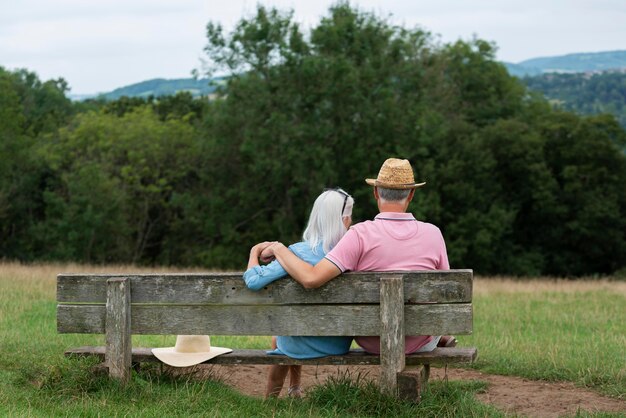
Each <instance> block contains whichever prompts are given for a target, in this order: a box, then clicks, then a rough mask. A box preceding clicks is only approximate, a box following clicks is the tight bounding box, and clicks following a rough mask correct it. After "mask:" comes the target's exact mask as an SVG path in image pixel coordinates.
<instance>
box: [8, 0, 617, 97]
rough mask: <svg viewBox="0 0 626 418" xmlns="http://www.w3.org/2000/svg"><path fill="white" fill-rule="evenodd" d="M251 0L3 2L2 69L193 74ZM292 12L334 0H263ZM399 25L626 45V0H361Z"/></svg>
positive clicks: (549, 51) (99, 87) (570, 43)
mask: <svg viewBox="0 0 626 418" xmlns="http://www.w3.org/2000/svg"><path fill="white" fill-rule="evenodd" d="M257 3H258V2H257V1H248V0H222V1H206V0H204V1H201V0H102V1H89V0H55V1H50V0H0V66H3V67H5V68H7V69H10V70H14V69H17V68H26V69H28V70H30V71H34V72H36V73H37V74H38V75H39V77H40V78H41V79H42V80H48V79H50V78H57V77H63V78H65V79H66V80H67V81H68V83H69V85H70V87H71V92H72V93H73V94H89V93H98V92H107V91H110V90H113V89H115V88H117V87H122V86H125V85H128V84H132V83H136V82H140V81H144V80H148V79H151V78H186V77H189V76H190V72H191V70H192V69H194V68H198V67H199V66H200V58H201V57H202V55H203V54H202V48H203V46H204V45H205V44H206V37H205V26H206V24H207V22H209V21H217V22H221V23H222V24H223V25H225V26H226V27H232V26H233V24H234V23H235V22H236V21H237V20H238V19H239V18H240V17H242V16H250V15H251V14H252V13H254V10H255V8H256V4H257ZM260 3H262V4H264V5H268V6H272V5H273V6H278V7H279V8H281V9H293V10H294V12H295V19H296V20H297V21H299V22H301V23H302V24H303V25H304V26H305V27H311V26H313V25H315V24H316V22H318V20H319V18H320V16H323V15H325V14H326V12H327V9H328V6H329V5H331V4H333V3H335V1H331V0H328V1H327V0H291V1H287V0H285V1H283V0H272V1H261V2H260ZM351 4H353V5H358V6H359V7H360V8H361V9H363V10H367V11H374V12H376V13H377V14H379V15H381V16H389V17H390V19H391V21H392V22H393V23H397V24H401V25H405V26H408V27H415V26H420V27H422V28H424V29H426V30H428V31H430V32H432V33H434V34H437V35H439V36H440V39H441V40H442V41H444V42H449V41H454V40H456V39H459V38H462V39H470V38H471V37H472V36H473V35H474V34H475V35H477V36H478V37H480V38H482V39H486V40H490V41H494V42H495V43H496V44H497V45H498V47H499V52H498V58H499V59H500V60H503V61H509V62H520V61H523V60H525V59H528V58H536V57H541V56H552V55H563V54H568V53H574V52H596V51H611V50H620V49H621V50H624V49H626V0H387V1H382V0H380V1H378V0H360V1H352V2H351Z"/></svg>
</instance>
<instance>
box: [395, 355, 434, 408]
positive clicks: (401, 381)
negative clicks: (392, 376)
mask: <svg viewBox="0 0 626 418" xmlns="http://www.w3.org/2000/svg"><path fill="white" fill-rule="evenodd" d="M429 374H430V365H428V364H426V365H423V366H419V367H417V368H415V369H411V370H405V371H403V372H400V373H398V397H399V398H400V399H404V400H406V401H410V402H415V403H418V402H419V401H420V400H421V399H422V393H423V392H424V390H425V389H426V385H427V384H428V376H429Z"/></svg>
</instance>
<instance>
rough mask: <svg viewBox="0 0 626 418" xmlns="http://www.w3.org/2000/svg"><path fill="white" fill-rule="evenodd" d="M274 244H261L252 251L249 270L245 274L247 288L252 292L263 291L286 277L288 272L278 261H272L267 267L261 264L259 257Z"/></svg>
mask: <svg viewBox="0 0 626 418" xmlns="http://www.w3.org/2000/svg"><path fill="white" fill-rule="evenodd" d="M272 244H274V243H273V242H261V243H259V244H257V245H255V246H254V247H252V248H251V249H250V258H249V259H248V270H246V272H245V273H244V274H243V279H244V281H245V282H246V286H248V288H249V289H252V290H261V289H262V288H263V287H265V286H267V285H268V284H270V283H272V282H273V281H275V280H277V279H280V278H281V277H285V276H286V275H287V272H286V271H285V269H284V268H283V266H281V265H280V263H279V262H278V261H272V262H271V263H269V264H268V265H266V266H261V265H260V264H259V257H260V256H261V253H262V252H263V250H264V249H265V248H267V247H268V246H270V245H272Z"/></svg>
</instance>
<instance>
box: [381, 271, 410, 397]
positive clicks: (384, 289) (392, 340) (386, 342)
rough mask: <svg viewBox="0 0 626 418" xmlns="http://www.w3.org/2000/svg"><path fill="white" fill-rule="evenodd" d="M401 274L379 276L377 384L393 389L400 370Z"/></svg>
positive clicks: (402, 366) (402, 358) (401, 366)
mask: <svg viewBox="0 0 626 418" xmlns="http://www.w3.org/2000/svg"><path fill="white" fill-rule="evenodd" d="M403 288H404V286H402V275H400V274H399V275H397V276H385V277H383V278H381V279H380V364H381V366H382V369H381V371H380V388H381V389H382V390H383V391H384V392H387V393H389V394H395V393H396V391H397V386H398V380H397V374H398V373H399V372H401V371H402V370H404V335H405V334H404V306H403V304H402V301H403V300H404V294H403Z"/></svg>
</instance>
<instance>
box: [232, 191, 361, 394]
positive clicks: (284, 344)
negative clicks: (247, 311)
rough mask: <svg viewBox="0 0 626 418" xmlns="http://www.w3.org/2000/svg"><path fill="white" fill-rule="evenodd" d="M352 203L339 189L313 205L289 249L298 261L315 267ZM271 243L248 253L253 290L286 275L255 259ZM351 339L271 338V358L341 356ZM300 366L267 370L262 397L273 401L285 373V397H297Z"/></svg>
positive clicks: (343, 226) (345, 222)
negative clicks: (300, 237) (305, 224)
mask: <svg viewBox="0 0 626 418" xmlns="http://www.w3.org/2000/svg"><path fill="white" fill-rule="evenodd" d="M353 205H354V199H352V197H351V196H350V195H349V194H348V193H346V192H345V191H344V190H342V189H339V188H337V189H331V190H325V191H324V192H323V193H322V194H321V195H319V196H318V198H317V199H316V200H315V203H314V204H313V209H312V210H311V214H310V216H309V222H308V224H307V227H306V229H305V230H304V234H303V235H302V241H301V242H298V243H295V244H292V245H290V246H289V249H290V250H291V251H292V252H293V253H294V254H295V255H296V256H298V257H299V258H301V259H302V260H304V261H306V262H307V263H309V264H311V265H315V264H317V263H318V262H319V261H320V260H321V259H322V258H324V256H325V255H326V253H328V251H330V250H331V249H332V248H333V247H334V246H335V244H337V243H338V242H339V240H340V239H341V237H343V235H344V234H345V233H346V231H347V230H348V228H349V227H350V224H351V223H352V206H353ZM271 244H273V243H272V242H262V243H259V244H257V245H255V246H254V247H252V249H251V250H250V259H249V261H248V270H247V271H246V272H245V273H244V275H243V278H244V280H245V282H246V285H247V286H248V287H249V288H250V289H253V290H259V289H262V288H263V287H264V286H266V285H267V284H269V283H271V282H273V281H275V280H278V279H280V278H282V277H285V276H287V272H286V271H285V269H284V268H283V266H281V265H280V263H279V262H278V261H277V260H274V261H272V262H270V263H269V264H267V265H260V264H259V259H261V260H262V261H269V260H265V259H264V257H263V250H264V249H265V248H267V247H268V246H269V245H271ZM351 342H352V337H312V336H302V337H280V336H279V337H274V338H273V339H272V348H273V349H274V350H273V351H272V352H271V353H272V354H284V355H287V356H289V357H293V358H298V359H307V358H318V357H324V356H330V355H341V354H345V353H347V352H348V350H349V349H350V344H351ZM301 370H302V366H277V365H273V366H271V367H270V372H269V376H268V381H267V388H266V397H277V396H278V395H279V394H280V391H281V390H282V387H283V384H284V381H285V378H286V377H287V373H289V375H290V382H289V390H288V394H289V396H293V397H299V396H301V394H302V393H301V388H300V373H301Z"/></svg>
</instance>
